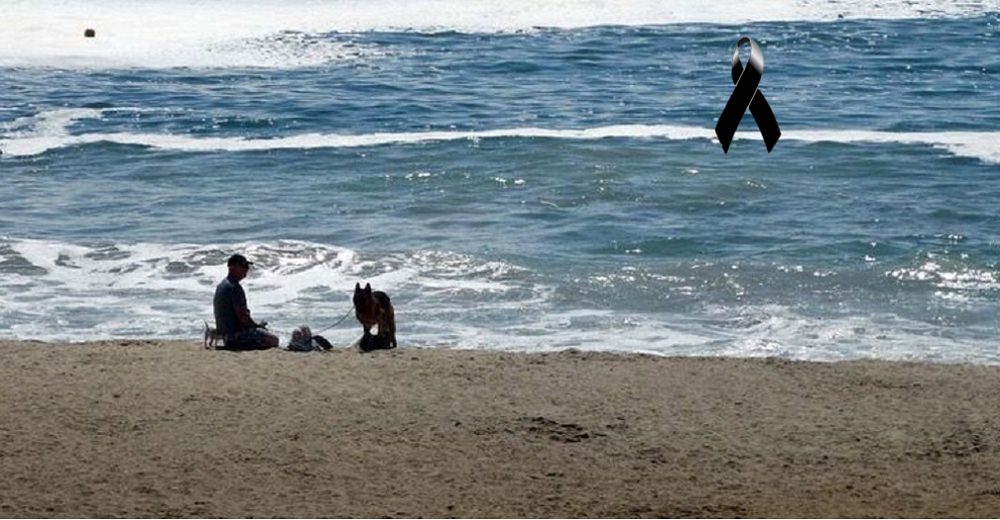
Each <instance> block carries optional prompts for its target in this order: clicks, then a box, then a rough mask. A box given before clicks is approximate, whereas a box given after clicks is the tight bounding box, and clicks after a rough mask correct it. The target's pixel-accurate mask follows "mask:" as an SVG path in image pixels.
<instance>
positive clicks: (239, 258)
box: [226, 253, 253, 269]
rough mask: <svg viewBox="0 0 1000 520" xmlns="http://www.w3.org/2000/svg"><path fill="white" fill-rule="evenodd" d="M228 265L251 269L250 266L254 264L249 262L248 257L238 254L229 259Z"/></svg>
mask: <svg viewBox="0 0 1000 520" xmlns="http://www.w3.org/2000/svg"><path fill="white" fill-rule="evenodd" d="M226 265H239V266H243V267H246V268H248V269H249V268H250V266H251V265H253V262H251V261H249V260H247V257H245V256H243V255H241V254H239V253H236V254H235V255H233V256H231V257H229V260H228V261H227V262H226Z"/></svg>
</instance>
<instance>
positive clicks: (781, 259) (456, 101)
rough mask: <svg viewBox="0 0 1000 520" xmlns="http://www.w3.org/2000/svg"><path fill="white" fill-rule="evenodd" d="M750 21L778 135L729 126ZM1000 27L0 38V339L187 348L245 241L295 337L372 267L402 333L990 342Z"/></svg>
mask: <svg viewBox="0 0 1000 520" xmlns="http://www.w3.org/2000/svg"><path fill="white" fill-rule="evenodd" d="M740 35H751V36H752V37H753V38H754V39H755V40H756V41H757V42H758V43H759V44H760V46H761V48H762V50H763V52H764V56H765V72H764V76H763V79H762V81H761V85H760V89H761V91H762V92H764V94H765V95H766V96H767V99H768V101H769V102H770V104H771V106H772V108H773V110H774V112H775V114H776V115H777V118H778V121H779V123H780V125H781V128H782V131H783V137H782V139H781V140H780V141H779V142H778V144H777V146H776V148H775V149H774V151H773V152H772V153H767V151H766V149H765V147H764V145H763V143H762V141H761V140H760V137H759V135H757V134H756V127H755V125H754V121H753V119H752V117H750V115H749V114H748V115H747V116H746V117H745V118H744V119H743V121H742V123H741V126H740V133H739V134H738V136H737V140H736V141H734V143H733V145H732V146H731V148H730V150H729V153H728V154H723V153H722V149H721V146H720V145H719V143H718V142H717V141H715V140H714V131H713V128H714V125H715V120H716V118H717V117H718V115H719V113H720V112H721V110H722V107H723V106H724V105H725V103H726V100H727V99H728V97H729V94H730V93H731V91H732V88H733V85H732V81H731V78H730V70H729V57H730V53H731V52H732V46H733V45H734V44H735V42H736V40H737V39H738V37H739V36H740ZM102 36H103V33H102V32H98V38H97V39H96V40H100V39H101V37H102ZM81 40H82V39H81ZM998 43H1000V14H998V13H997V12H996V11H995V10H990V9H983V8H979V9H972V10H971V11H970V12H968V13H964V14H962V15H961V16H946V17H941V16H927V17H916V18H913V17H910V18H903V19H892V18H888V19H886V18H854V17H848V18H845V19H836V18H835V19H820V20H789V21H778V20H771V21H748V22H743V23H704V22H697V23H667V24H664V23H657V24H641V23H639V24H635V23H633V24H627V25H594V26H586V25H585V26H580V27H569V28H557V27H550V28H547V27H531V28H524V29H515V30H492V31H479V30H449V29H441V30H417V29H399V30H384V29H371V30H350V31H347V30H339V29H338V30H329V31H323V30H311V31H301V30H293V29H285V30H279V31H276V32H270V33H268V34H266V35H264V36H253V37H246V38H236V39H232V40H231V41H226V42H223V43H219V42H214V43H212V45H210V46H205V47H203V48H200V49H199V52H198V53H197V55H196V56H193V57H191V59H190V60H191V63H190V64H188V65H185V64H184V63H185V62H184V59H185V58H186V56H184V55H181V56H180V57H179V58H177V60H178V63H161V62H162V61H163V60H162V58H163V56H162V55H158V60H159V61H157V60H153V59H150V60H149V61H150V62H152V63H155V65H148V66H144V65H143V61H142V59H143V58H142V55H141V53H140V54H138V56H139V58H135V57H134V56H131V55H126V58H125V59H124V63H119V62H113V61H112V62H102V61H100V60H96V59H95V58H93V56H91V55H88V54H84V55H83V56H82V57H81V56H73V55H71V54H70V55H59V56H57V57H58V58H59V59H48V60H47V58H51V56H45V55H39V56H33V57H31V59H32V60H36V62H31V61H30V60H28V61H24V60H21V61H18V59H13V58H10V56H8V58H10V59H7V60H6V61H5V60H4V55H3V53H2V51H0V152H2V155H0V181H2V182H0V201H2V206H0V337H6V338H38V339H59V340H66V339H68V340H89V339H100V338H112V337H114V338H118V337H164V338H192V337H199V335H200V330H201V327H202V321H201V320H202V319H210V317H211V301H210V300H211V295H212V290H213V287H214V285H215V283H217V282H218V281H219V280H220V279H221V278H222V277H223V276H224V272H225V267H224V265H223V264H224V261H225V258H226V257H227V256H228V255H229V254H230V253H232V252H236V251H239V252H244V253H245V254H247V256H249V257H250V258H251V260H254V261H255V262H256V264H257V265H256V267H257V268H256V269H255V270H254V271H253V272H252V273H251V275H250V277H249V278H248V280H247V281H246V282H244V284H245V286H246V287H247V292H248V294H249V303H250V307H251V309H252V310H253V312H254V315H255V316H256V317H258V319H266V320H268V321H269V322H270V323H271V324H272V328H274V329H275V330H277V331H278V332H279V334H282V335H283V341H285V340H287V335H288V331H290V330H291V329H292V328H294V327H295V326H297V325H299V324H302V323H307V324H309V325H311V326H312V327H313V328H314V329H321V328H323V327H324V326H326V325H329V324H331V323H333V322H335V321H336V320H337V319H338V318H339V317H340V316H342V315H343V314H344V313H345V312H346V311H347V310H348V309H349V308H350V305H351V303H350V295H351V291H352V289H353V287H354V284H355V283H356V282H362V283H365V282H370V283H371V284H372V286H373V287H374V288H376V289H380V290H384V291H386V292H388V293H389V294H390V295H391V297H392V300H393V302H394V304H395V305H396V309H397V310H396V316H397V320H398V330H399V332H398V334H399V339H400V343H401V345H402V346H404V347H406V346H456V347H469V348H507V349H523V350H532V351H534V350H549V349H561V348H568V347H576V348H580V349H602V350H624V351H631V352H651V353H658V354H666V355H707V356H716V355H723V356H782V357H789V358H795V359H818V360H838V359H855V358H884V359H912V360H929V361H948V362H954V361H967V362H975V363H997V362H1000V348H998V339H1000V325H998V323H1000V322H998V320H997V315H998V312H1000V219H998V218H997V209H996V208H997V206H996V205H997V201H998V200H1000V52H996V51H995V49H996V48H997V46H998ZM88 45H90V43H88ZM95 45H97V44H95ZM88 52H89V51H88ZM14 54H17V53H14ZM167 54H170V53H167ZM175 54H177V53H174V54H171V56H170V57H171V58H174V57H176V56H175ZM94 55H95V56H100V53H99V52H97V51H95V52H94ZM19 56H20V55H19ZM120 56H121V55H120V54H119V57H120ZM233 56H237V57H239V58H240V59H234V58H233ZM248 56H249V57H248ZM19 59H20V58H19ZM129 60H133V61H129ZM135 60H138V62H135ZM213 60H217V61H218V63H214V62H213ZM254 60H258V61H260V63H261V65H260V66H254V65H253V64H252V63H250V64H248V63H244V62H245V61H251V62H253V61H254ZM168 61H169V60H168ZM324 335H326V336H327V337H329V338H331V339H332V340H334V341H335V342H336V343H340V344H345V343H347V342H349V341H351V340H353V339H354V338H355V337H356V336H357V335H358V330H357V327H356V324H354V323H353V319H351V320H349V321H348V322H345V324H344V325H342V326H338V327H336V328H333V329H331V330H329V331H326V332H324Z"/></svg>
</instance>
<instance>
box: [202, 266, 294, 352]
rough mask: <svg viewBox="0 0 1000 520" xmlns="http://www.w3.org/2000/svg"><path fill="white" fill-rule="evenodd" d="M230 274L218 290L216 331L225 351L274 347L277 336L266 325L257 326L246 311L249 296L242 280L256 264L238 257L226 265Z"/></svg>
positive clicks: (248, 311) (216, 296)
mask: <svg viewBox="0 0 1000 520" xmlns="http://www.w3.org/2000/svg"><path fill="white" fill-rule="evenodd" d="M226 264H227V265H228V266H229V275H228V276H226V279H225V280H222V281H221V282H219V285H218V286H217V287H216V288H215V299H214V300H213V302H212V305H213V307H214V308H215V328H216V329H217V330H218V332H219V334H221V335H222V337H223V340H222V341H223V345H224V347H223V348H225V349H226V350H258V349H267V348H275V347H277V346H278V337H277V336H275V335H274V334H271V333H270V332H267V331H266V330H265V329H264V327H265V326H266V325H267V323H266V322H265V323H257V322H255V321H254V320H253V318H251V317H250V309H248V308H247V296H246V293H244V292H243V287H242V286H240V280H242V279H244V278H246V276H247V271H249V270H250V266H251V265H253V264H251V263H250V262H249V261H247V259H246V257H244V256H243V255H240V254H235V255H233V256H231V257H229V261H228V262H226Z"/></svg>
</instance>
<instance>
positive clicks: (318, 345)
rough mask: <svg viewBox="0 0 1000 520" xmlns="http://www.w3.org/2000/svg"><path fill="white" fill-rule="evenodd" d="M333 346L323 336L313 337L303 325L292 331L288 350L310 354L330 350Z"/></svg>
mask: <svg viewBox="0 0 1000 520" xmlns="http://www.w3.org/2000/svg"><path fill="white" fill-rule="evenodd" d="M331 348H333V345H331V344H330V342H329V341H327V340H326V338H324V337H323V336H313V334H312V331H311V330H309V327H307V326H305V325H303V326H301V327H299V328H297V329H295V330H294V331H292V339H290V340H289V341H288V350H293V351H295V352H310V351H313V350H330V349H331Z"/></svg>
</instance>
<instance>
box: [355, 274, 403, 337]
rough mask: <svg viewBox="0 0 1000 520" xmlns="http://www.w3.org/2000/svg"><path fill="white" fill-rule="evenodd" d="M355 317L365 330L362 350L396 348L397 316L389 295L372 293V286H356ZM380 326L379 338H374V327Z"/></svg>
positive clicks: (377, 292) (380, 292) (378, 292)
mask: <svg viewBox="0 0 1000 520" xmlns="http://www.w3.org/2000/svg"><path fill="white" fill-rule="evenodd" d="M354 315H355V316H356V317H357V318H358V321H360V322H361V326H362V327H363V328H364V329H365V333H364V335H363V336H362V337H361V350H364V351H368V350H376V349H383V348H384V349H389V348H396V314H395V312H394V311H393V309H392V302H390V301H389V295H388V294H386V293H384V292H382V291H374V292H373V291H372V286H371V284H368V283H366V284H365V288H364V289H362V288H361V284H360V283H358V284H354ZM375 325H378V336H372V334H371V330H372V327H373V326H375Z"/></svg>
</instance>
